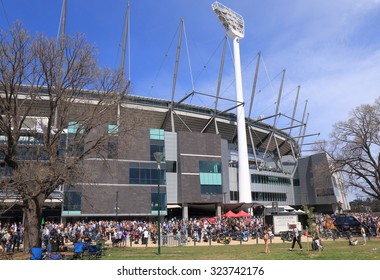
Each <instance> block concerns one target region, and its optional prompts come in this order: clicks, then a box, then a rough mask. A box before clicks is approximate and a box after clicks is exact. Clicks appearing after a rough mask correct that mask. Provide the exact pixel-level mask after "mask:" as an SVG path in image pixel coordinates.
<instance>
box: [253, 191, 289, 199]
mask: <svg viewBox="0 0 380 280" xmlns="http://www.w3.org/2000/svg"><path fill="white" fill-rule="evenodd" d="M252 201H286V193H272V192H252Z"/></svg>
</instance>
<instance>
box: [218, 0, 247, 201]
mask: <svg viewBox="0 0 380 280" xmlns="http://www.w3.org/2000/svg"><path fill="white" fill-rule="evenodd" d="M212 9H213V10H214V12H215V14H216V15H217V16H218V19H219V21H220V22H221V23H222V25H223V27H224V29H225V31H226V32H227V35H228V36H229V37H230V38H232V39H233V47H234V67H235V90H236V102H237V104H238V105H239V106H238V107H237V108H236V111H237V113H236V115H237V133H238V155H239V165H238V167H239V169H238V172H239V202H243V203H244V202H245V203H248V202H251V201H252V197H251V182H250V175H249V165H248V148H247V135H246V130H245V127H246V125H245V114H244V98H243V85H242V77H241V65H240V48H239V41H240V39H242V38H244V19H243V17H242V16H241V15H239V14H237V13H236V12H234V11H232V10H231V9H230V8H228V7H226V6H224V5H222V4H220V3H219V2H217V1H216V2H214V3H213V4H212Z"/></svg>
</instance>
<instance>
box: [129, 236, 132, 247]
mask: <svg viewBox="0 0 380 280" xmlns="http://www.w3.org/2000/svg"><path fill="white" fill-rule="evenodd" d="M132 239H133V238H130V239H129V242H130V243H131V244H130V245H131V247H132V243H133V240H132Z"/></svg>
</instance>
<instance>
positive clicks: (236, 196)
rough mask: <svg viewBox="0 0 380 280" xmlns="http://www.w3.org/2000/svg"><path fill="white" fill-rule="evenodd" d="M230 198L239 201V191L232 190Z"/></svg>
mask: <svg viewBox="0 0 380 280" xmlns="http://www.w3.org/2000/svg"><path fill="white" fill-rule="evenodd" d="M230 200H236V201H239V192H237V191H230Z"/></svg>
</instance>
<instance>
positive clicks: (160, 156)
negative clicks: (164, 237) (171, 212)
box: [153, 152, 164, 255]
mask: <svg viewBox="0 0 380 280" xmlns="http://www.w3.org/2000/svg"><path fill="white" fill-rule="evenodd" d="M153 156H154V158H155V159H156V162H157V173H158V175H157V176H158V184H157V200H158V209H157V237H158V243H157V244H158V245H157V246H158V247H157V254H158V255H160V254H161V213H160V210H161V195H160V181H161V165H160V163H161V161H162V160H163V158H164V154H163V153H161V152H155V153H153Z"/></svg>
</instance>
